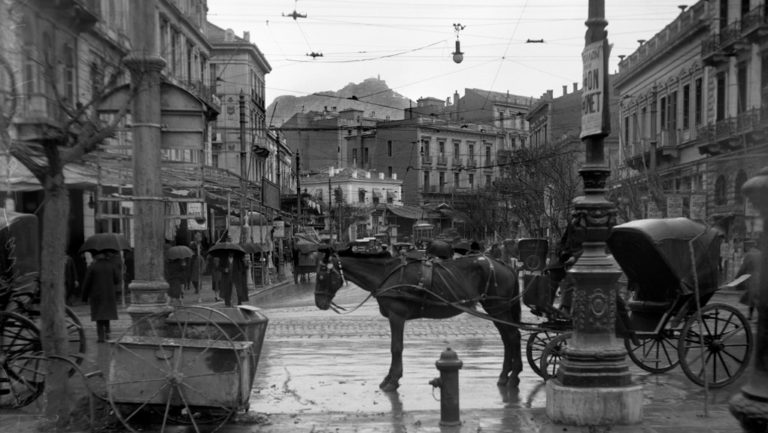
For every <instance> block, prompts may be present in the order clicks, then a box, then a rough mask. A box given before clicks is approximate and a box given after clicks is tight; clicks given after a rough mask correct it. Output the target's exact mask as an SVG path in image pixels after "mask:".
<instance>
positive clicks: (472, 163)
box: [467, 158, 477, 168]
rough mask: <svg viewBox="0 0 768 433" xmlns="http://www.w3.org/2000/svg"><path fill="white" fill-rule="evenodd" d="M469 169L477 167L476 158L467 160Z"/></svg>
mask: <svg viewBox="0 0 768 433" xmlns="http://www.w3.org/2000/svg"><path fill="white" fill-rule="evenodd" d="M467 167H469V168H475V167H477V160H476V159H475V158H467Z"/></svg>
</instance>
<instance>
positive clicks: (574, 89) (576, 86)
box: [573, 81, 579, 93]
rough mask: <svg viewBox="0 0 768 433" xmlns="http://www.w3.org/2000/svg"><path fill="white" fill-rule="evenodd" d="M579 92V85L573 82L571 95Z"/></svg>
mask: <svg viewBox="0 0 768 433" xmlns="http://www.w3.org/2000/svg"><path fill="white" fill-rule="evenodd" d="M578 90H579V83H577V82H575V81H574V82H573V93H576V92H577V91H578Z"/></svg>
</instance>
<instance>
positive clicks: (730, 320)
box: [677, 304, 752, 388]
mask: <svg viewBox="0 0 768 433" xmlns="http://www.w3.org/2000/svg"><path fill="white" fill-rule="evenodd" d="M677 351H678V356H679V357H680V366H681V367H682V368H683V372H685V375H686V376H688V378H689V379H691V381H693V382H694V383H696V384H698V385H701V386H704V382H705V380H706V382H707V384H708V385H709V387H710V388H720V387H723V386H725V385H728V384H729V383H732V382H733V381H734V380H736V379H737V378H738V377H739V376H740V375H741V374H742V373H743V372H744V370H745V369H746V368H747V365H748V363H749V359H750V357H751V355H752V328H751V327H750V326H749V322H748V321H747V318H746V317H744V315H743V314H742V313H741V312H740V311H738V310H737V309H736V308H735V307H732V306H730V305H725V304H710V305H707V306H705V307H703V308H702V309H701V321H699V315H698V314H693V315H692V316H691V317H690V318H689V319H688V321H687V322H686V323H685V326H683V331H682V333H681V336H680V341H679V342H678V346H677Z"/></svg>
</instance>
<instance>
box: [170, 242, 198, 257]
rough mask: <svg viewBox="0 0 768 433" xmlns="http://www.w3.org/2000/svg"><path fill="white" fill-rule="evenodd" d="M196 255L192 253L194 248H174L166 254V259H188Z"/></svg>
mask: <svg viewBox="0 0 768 433" xmlns="http://www.w3.org/2000/svg"><path fill="white" fill-rule="evenodd" d="M194 255H195V253H194V252H193V251H192V248H189V247H188V246H186V245H176V246H172V247H170V248H168V251H166V252H165V257H166V258H167V259H168V260H178V259H188V258H190V257H192V256H194Z"/></svg>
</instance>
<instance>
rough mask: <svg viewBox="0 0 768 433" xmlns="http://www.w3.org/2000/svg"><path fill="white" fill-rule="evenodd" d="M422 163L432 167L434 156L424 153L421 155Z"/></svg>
mask: <svg viewBox="0 0 768 433" xmlns="http://www.w3.org/2000/svg"><path fill="white" fill-rule="evenodd" d="M421 165H422V166H424V167H431V166H432V156H431V155H424V156H423V157H421Z"/></svg>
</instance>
